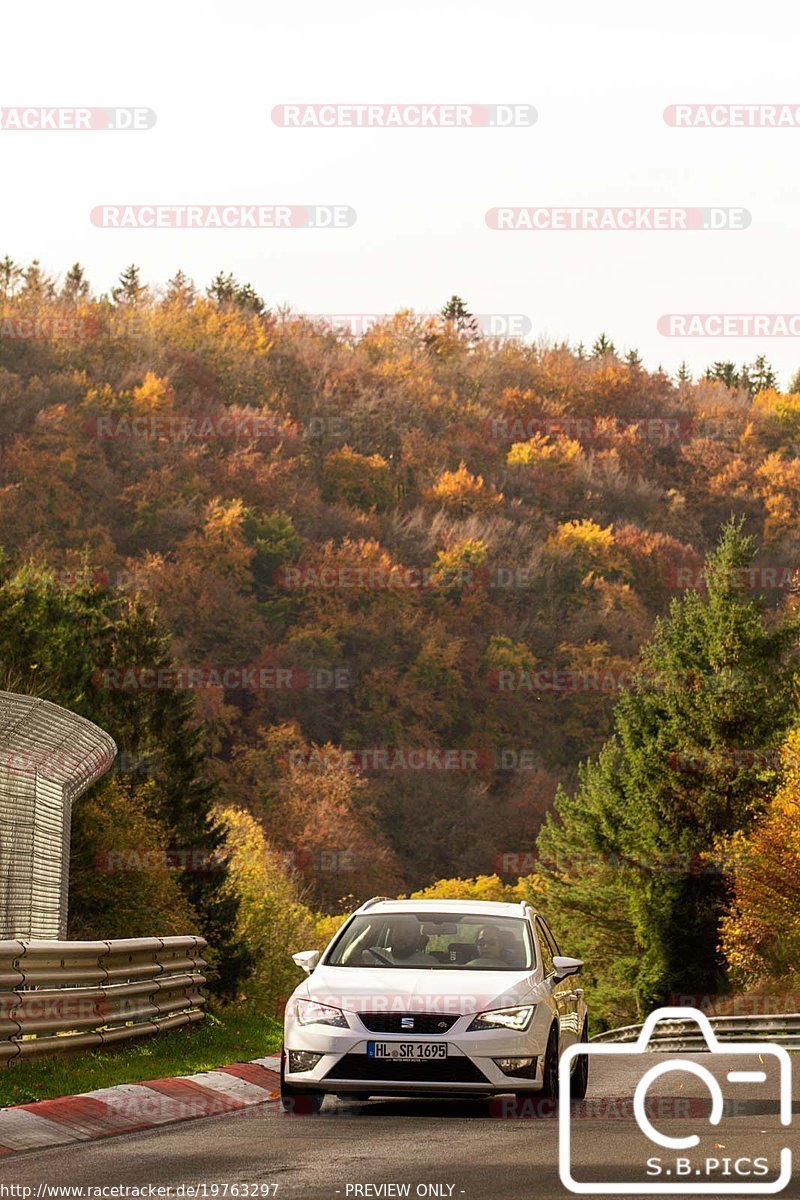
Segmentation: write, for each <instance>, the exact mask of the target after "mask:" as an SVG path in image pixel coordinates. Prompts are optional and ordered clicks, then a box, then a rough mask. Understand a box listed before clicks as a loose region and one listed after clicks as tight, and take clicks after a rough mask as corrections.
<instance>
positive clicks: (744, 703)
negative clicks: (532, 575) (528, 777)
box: [539, 521, 800, 1010]
mask: <svg viewBox="0 0 800 1200" xmlns="http://www.w3.org/2000/svg"><path fill="white" fill-rule="evenodd" d="M754 554H755V547H754V544H753V542H752V539H750V538H748V537H746V536H744V534H743V533H742V527H741V523H740V522H734V521H732V522H730V523H729V524H728V525H727V526H726V527H725V529H724V530H723V533H722V537H721V539H720V542H719V544H718V546H717V548H716V550H715V551H714V552H713V553H712V554H711V555H710V556H709V559H708V560H707V564H706V579H707V593H701V592H699V591H692V592H688V593H687V594H686V595H684V596H683V597H681V598H680V599H678V600H675V601H673V604H672V606H671V608H670V612H669V615H668V617H667V618H665V619H663V620H662V621H660V622H658V623H657V625H656V628H655V631H654V635H653V637H652V640H651V641H650V642H649V643H648V644H647V645H646V646H645V647H644V650H643V653H642V672H641V675H640V677H639V679H638V680H637V682H636V684H635V686H634V687H632V689H631V690H630V691H629V692H627V693H624V694H623V696H622V697H621V699H620V701H619V703H618V704H617V707H616V710H615V726H616V731H615V736H614V738H613V740H612V742H611V743H610V744H609V746H608V747H607V748H606V750H605V751H604V753H603V754H602V755H601V756H600V758H599V759H598V760H597V762H595V763H591V764H589V765H587V766H586V767H585V768H584V770H583V773H582V776H581V782H580V786H579V789H578V792H577V794H576V796H575V797H574V798H572V799H567V798H565V797H564V796H563V795H562V796H560V797H559V799H558V802H557V805H556V809H557V812H558V815H559V822H555V821H553V820H550V821H549V822H548V825H547V826H546V827H545V829H544V831H543V832H542V834H541V835H540V841H539V846H540V850H541V851H542V854H543V856H544V859H545V860H546V859H547V856H548V855H550V856H551V857H552V856H553V853H554V850H559V851H560V853H561V854H562V855H566V857H567V860H568V862H571V861H574V862H577V863H579V862H580V859H581V856H582V855H583V856H585V855H586V853H587V847H588V848H589V849H590V850H592V851H598V852H599V853H600V854H601V855H606V856H611V858H608V857H607V858H601V862H603V863H610V864H611V868H612V869H617V870H618V871H619V873H620V875H619V881H617V882H614V881H613V878H612V880H611V881H609V880H608V879H607V871H606V872H603V871H601V872H600V876H599V877H600V879H602V880H603V881H604V884H603V886H604V888H605V891H604V890H603V888H601V887H600V884H599V882H596V881H594V877H593V876H592V874H591V873H590V874H589V876H588V878H587V879H585V880H580V881H578V882H576V881H575V879H574V878H573V879H570V880H569V881H568V882H567V883H566V885H562V884H559V885H558V886H556V885H555V884H554V883H553V881H552V879H550V878H549V876H550V874H551V873H550V872H548V871H544V877H545V886H546V888H547V889H548V891H549V894H550V898H551V899H552V900H553V903H554V906H555V908H556V910H558V911H560V913H561V914H562V919H563V921H564V924H565V925H566V920H567V918H568V916H569V915H574V914H575V912H576V911H585V912H587V913H588V914H589V915H588V917H587V920H588V921H589V924H590V926H591V932H586V933H585V934H584V937H586V938H593V939H595V940H596V942H597V944H598V945H599V944H600V942H601V941H602V937H603V931H604V922H607V921H608V920H609V914H610V915H611V918H612V919H613V920H614V921H615V922H617V923H619V922H621V923H622V925H623V927H625V928H626V929H627V930H628V933H629V934H630V935H631V941H630V944H629V946H628V953H627V959H626V961H627V963H628V965H629V967H630V974H629V980H630V984H631V986H632V987H633V989H634V991H635V993H636V996H637V998H638V1001H639V1004H640V1005H641V1006H642V1007H643V1008H644V1009H645V1010H649V1008H650V1007H652V1005H654V1004H656V1003H658V1002H663V1001H664V1000H666V999H667V998H668V997H669V995H670V994H672V993H675V992H681V991H684V992H685V991H689V992H698V991H702V992H704V991H719V990H720V989H721V988H722V987H723V986H724V966H723V962H722V958H721V955H720V952H719V949H718V945H719V925H720V919H721V916H722V913H723V911H724V908H725V905H726V902H727V899H728V893H727V885H726V879H725V876H724V874H723V872H722V870H721V868H720V866H719V864H717V863H715V862H713V861H712V860H708V859H706V858H705V857H704V856H707V855H713V851H714V846H715V843H716V841H717V839H718V838H719V837H720V836H726V835H730V834H732V833H733V832H735V831H736V830H738V829H743V828H746V827H747V826H748V825H749V823H750V821H751V820H752V818H753V817H754V816H755V815H756V814H758V813H759V812H760V811H761V810H762V808H763V806H764V804H765V803H766V800H767V798H768V795H769V791H770V788H771V786H772V785H773V784H774V782H775V774H774V772H770V771H765V769H764V766H763V754H764V753H765V752H766V751H769V750H771V749H772V748H773V747H774V746H776V745H777V744H778V743H779V742H780V740H781V738H782V736H783V735H784V734H785V732H786V729H787V727H788V725H789V723H790V721H791V719H792V715H793V712H794V697H793V676H794V673H795V671H796V669H797V665H798V654H797V639H798V633H800V626H799V625H798V621H797V619H796V618H794V617H785V618H783V619H781V620H780V621H777V622H776V623H773V624H770V623H768V622H767V620H766V619H765V616H764V614H763V612H762V606H761V604H760V602H759V601H757V600H756V599H754V597H753V595H752V592H751V591H750V590H749V589H748V584H747V579H748V570H749V568H750V566H751V565H752V562H753V558H754ZM609 764H613V769H611V767H610V765H609ZM556 869H557V868H556ZM609 888H610V890H611V892H612V893H613V895H614V897H615V904H614V905H611V904H610V903H609V900H608V896H607V895H606V892H607V891H608V889H609ZM593 908H594V911H595V915H594V916H592V909H593ZM626 922H628V924H627V925H626Z"/></svg>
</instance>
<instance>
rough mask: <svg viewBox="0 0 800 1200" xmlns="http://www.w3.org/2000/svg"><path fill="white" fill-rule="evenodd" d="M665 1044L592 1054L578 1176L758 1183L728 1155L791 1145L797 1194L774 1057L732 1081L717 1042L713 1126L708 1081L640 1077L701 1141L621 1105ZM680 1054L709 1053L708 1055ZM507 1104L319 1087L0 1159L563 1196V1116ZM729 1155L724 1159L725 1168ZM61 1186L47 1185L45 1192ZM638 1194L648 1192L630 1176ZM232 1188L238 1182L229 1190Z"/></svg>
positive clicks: (209, 1186)
mask: <svg viewBox="0 0 800 1200" xmlns="http://www.w3.org/2000/svg"><path fill="white" fill-rule="evenodd" d="M667 1057H668V1056H666V1055H663V1054H661V1055H659V1054H651V1055H648V1056H646V1058H645V1059H642V1058H638V1057H637V1058H633V1057H631V1058H624V1057H623V1058H616V1057H615V1058H614V1059H610V1058H606V1059H602V1060H595V1061H594V1062H593V1068H592V1072H591V1077H590V1085H589V1093H588V1101H589V1102H588V1103H586V1104H584V1105H583V1106H580V1107H579V1108H578V1109H577V1110H576V1112H575V1117H574V1120H573V1122H572V1130H573V1141H574V1157H573V1162H574V1166H573V1171H574V1174H575V1176H576V1178H579V1179H583V1180H586V1181H599V1180H602V1181H604V1182H608V1183H620V1182H630V1183H637V1182H641V1181H643V1180H646V1181H648V1182H653V1181H654V1180H653V1179H652V1177H648V1175H647V1173H646V1162H647V1159H648V1158H649V1157H652V1156H660V1157H661V1164H660V1165H661V1170H662V1172H664V1174H662V1176H661V1177H660V1178H661V1179H662V1181H663V1180H666V1174H665V1172H666V1170H667V1167H668V1165H669V1164H672V1166H670V1167H669V1169H670V1170H673V1176H672V1179H673V1180H675V1181H678V1180H677V1179H676V1175H675V1173H674V1172H675V1171H676V1170H683V1171H685V1172H687V1173H688V1171H689V1169H690V1168H691V1170H692V1171H693V1172H694V1171H696V1170H697V1169H699V1168H697V1166H696V1164H697V1163H700V1164H701V1166H702V1169H703V1175H702V1177H701V1178H702V1181H706V1180H707V1179H711V1180H716V1181H717V1182H724V1183H727V1184H730V1183H732V1182H733V1183H735V1182H737V1181H738V1182H744V1183H747V1182H750V1183H752V1182H757V1181H758V1179H757V1178H756V1177H754V1176H750V1177H749V1178H745V1177H744V1176H742V1175H740V1176H738V1177H737V1175H736V1173H735V1165H734V1164H735V1163H737V1162H738V1163H739V1164H740V1169H741V1170H742V1171H744V1170H748V1169H749V1170H755V1169H756V1168H755V1167H754V1165H753V1163H752V1161H750V1160H754V1159H755V1158H756V1157H759V1156H760V1157H761V1158H763V1159H765V1160H767V1163H768V1166H769V1168H770V1171H769V1176H767V1178H770V1177H773V1170H772V1168H773V1167H774V1168H776V1169H777V1164H778V1159H779V1154H780V1149H781V1147H783V1146H791V1147H793V1149H794V1157H795V1159H796V1160H797V1162H796V1164H795V1169H794V1174H793V1177H792V1181H791V1182H790V1183H789V1185H788V1187H787V1188H786V1189H785V1190H784V1191H782V1192H781V1195H783V1196H792V1197H800V1138H799V1137H798V1133H797V1130H798V1127H800V1126H799V1123H798V1114H799V1113H800V1104H798V1103H797V1101H796V1100H795V1101H794V1104H793V1111H794V1119H793V1124H792V1126H791V1127H790V1128H789V1129H786V1128H784V1127H781V1125H780V1124H779V1121H778V1115H777V1114H778V1082H777V1071H776V1072H774V1073H773V1072H772V1069H771V1068H770V1072H769V1074H768V1079H767V1081H766V1082H765V1083H760V1084H757V1083H752V1082H749V1083H729V1082H728V1081H727V1080H726V1078H725V1076H726V1074H727V1072H728V1071H731V1070H737V1069H738V1070H741V1069H742V1068H743V1067H745V1066H746V1065H747V1064H745V1063H743V1062H742V1061H741V1060H739V1059H737V1057H736V1056H735V1055H731V1054H727V1053H726V1054H723V1055H715V1056H714V1074H715V1075H716V1077H717V1078H718V1079H720V1081H721V1083H722V1090H723V1094H724V1096H725V1100H726V1113H725V1115H724V1116H723V1120H722V1122H721V1123H720V1125H718V1126H717V1127H713V1126H711V1125H709V1124H708V1122H707V1112H708V1100H707V1097H708V1091H707V1088H706V1086H705V1084H704V1083H703V1081H702V1080H700V1079H698V1078H696V1077H695V1076H693V1075H690V1074H687V1073H686V1072H682V1073H680V1075H678V1074H676V1073H673V1072H670V1073H669V1074H666V1075H664V1076H662V1077H661V1078H660V1079H658V1080H656V1081H655V1082H654V1083H653V1084H652V1086H651V1088H650V1089H649V1090H648V1097H649V1104H650V1105H651V1106H652V1107H651V1109H649V1110H648V1111H649V1112H650V1114H651V1116H652V1120H653V1124H654V1126H656V1127H657V1128H658V1129H659V1130H660V1131H661V1132H662V1133H665V1134H668V1135H672V1136H679V1135H680V1136H683V1135H686V1134H687V1133H691V1132H697V1133H698V1134H700V1133H702V1134H703V1141H702V1143H701V1145H700V1147H698V1148H697V1149H696V1150H680V1151H679V1150H674V1149H662V1148H660V1147H659V1146H657V1145H655V1144H654V1143H652V1142H650V1141H648V1140H647V1139H646V1138H645V1137H644V1135H643V1133H642V1132H641V1131H640V1130H639V1129H638V1127H637V1125H636V1123H635V1121H634V1120H633V1119H632V1118H631V1116H630V1115H629V1113H630V1098H631V1096H632V1094H633V1090H634V1088H635V1086H636V1083H637V1082H638V1080H639V1079H640V1078H641V1075H642V1073H643V1070H645V1069H647V1067H649V1066H652V1065H654V1064H656V1063H658V1062H661V1061H665V1060H666V1058H667ZM669 1057H674V1056H669ZM680 1057H681V1058H683V1059H688V1060H690V1061H694V1062H696V1063H699V1064H702V1065H705V1066H711V1056H710V1055H701V1054H692V1055H688V1054H687V1055H681V1056H680ZM750 1065H752V1061H751V1063H750ZM756 1065H757V1064H756ZM792 1065H793V1070H794V1080H793V1093H792V1094H793V1096H794V1097H796V1096H797V1095H798V1082H799V1081H800V1056H797V1055H794V1056H792ZM626 1102H627V1107H628V1113H627V1114H626V1111H625V1109H626ZM505 1111H506V1109H505V1108H504V1105H503V1101H502V1100H495V1101H494V1102H492V1104H488V1103H487V1102H485V1101H450V1102H445V1101H441V1100H421V1101H411V1100H394V1101H375V1100H372V1101H366V1102H363V1103H345V1102H337V1101H333V1100H327V1101H326V1104H325V1107H324V1109H323V1111H322V1113H320V1114H319V1115H318V1116H302V1117H300V1116H298V1117H291V1116H285V1115H279V1114H278V1113H277V1112H276V1109H275V1107H274V1106H259V1107H258V1108H255V1109H249V1110H244V1111H243V1113H242V1114H240V1115H236V1114H231V1115H226V1116H220V1117H213V1118H209V1119H206V1120H194V1121H186V1122H182V1123H180V1124H176V1125H171V1126H165V1127H162V1128H159V1129H152V1130H148V1131H147V1132H142V1133H131V1134H126V1135H123V1136H120V1137H115V1138H110V1139H107V1140H103V1141H97V1142H91V1143H85V1144H82V1145H81V1144H78V1145H71V1146H69V1147H57V1148H53V1149H51V1150H43V1151H35V1152H31V1153H28V1154H22V1155H18V1156H15V1157H13V1158H9V1159H6V1160H5V1161H3V1162H0V1197H5V1196H13V1195H14V1194H15V1193H14V1192H12V1191H9V1190H8V1189H9V1185H12V1184H16V1185H29V1186H30V1185H32V1186H33V1187H34V1188H36V1186H37V1185H39V1184H43V1185H51V1186H55V1187H58V1186H65V1185H66V1186H69V1185H73V1186H74V1185H81V1186H83V1187H84V1188H88V1187H89V1186H94V1187H99V1186H105V1187H114V1186H118V1185H120V1184H124V1185H129V1186H139V1187H142V1186H146V1185H150V1184H153V1185H162V1186H166V1187H168V1188H170V1189H171V1190H170V1193H169V1194H170V1195H174V1196H176V1197H181V1196H183V1197H192V1196H193V1195H194V1196H195V1197H197V1200H204V1195H205V1197H207V1198H208V1200H214V1197H215V1196H216V1197H219V1198H220V1200H226V1196H231V1195H232V1193H231V1190H230V1189H231V1187H232V1185H234V1184H240V1185H241V1184H249V1185H250V1189H249V1195H250V1197H252V1196H253V1195H254V1194H255V1195H258V1196H259V1197H261V1196H264V1195H265V1194H266V1192H265V1190H264V1189H263V1187H262V1188H260V1189H256V1185H266V1184H269V1185H277V1193H275V1192H274V1191H273V1189H272V1187H271V1188H270V1191H269V1195H270V1196H272V1195H277V1197H278V1200H284V1198H285V1200H295V1198H297V1200H367V1198H369V1200H391V1198H392V1197H397V1196H402V1195H408V1196H409V1197H412V1198H413V1197H415V1196H417V1197H419V1196H427V1197H432V1196H434V1197H451V1198H452V1200H461V1198H462V1197H463V1198H464V1200H523V1198H527V1197H531V1198H533V1197H536V1198H539V1197H544V1198H549V1197H559V1198H563V1197H565V1196H568V1195H569V1194H570V1193H569V1192H568V1191H567V1190H566V1189H565V1187H564V1186H563V1184H562V1183H561V1180H560V1178H559V1169H558V1133H559V1123H558V1119H557V1117H556V1116H555V1115H538V1116H531V1115H530V1113H528V1115H527V1116H523V1117H522V1118H521V1119H520V1118H511V1119H510V1118H509V1117H508V1116H507V1115H506V1116H505V1118H504V1116H503V1113H504V1112H505ZM709 1156H711V1157H713V1158H715V1159H716V1160H718V1162H719V1164H720V1166H719V1167H718V1168H714V1167H710V1168H708V1171H707V1170H706V1165H705V1160H706V1158H708V1157H709ZM680 1157H683V1158H684V1159H685V1160H686V1161H687V1162H689V1163H690V1168H689V1167H686V1166H685V1165H684V1166H683V1167H676V1162H677V1159H678V1158H680ZM726 1160H727V1163H728V1166H727V1168H726V1166H725V1163H726ZM654 1169H655V1168H654V1167H651V1170H654ZM726 1169H727V1170H728V1171H729V1172H730V1174H729V1175H727V1176H726V1175H725V1174H724V1172H725V1171H726ZM683 1179H684V1177H683V1176H682V1177H681V1179H680V1186H681V1188H682V1189H684V1188H685V1184H684V1182H683ZM203 1184H204V1185H205V1192H204V1191H203V1189H202V1188H200V1189H199V1190H198V1191H196V1192H194V1193H192V1192H191V1191H188V1190H187V1185H203ZM215 1184H216V1185H218V1190H217V1192H216V1193H215V1192H214V1190H213V1185H215ZM389 1184H393V1185H399V1190H397V1189H394V1190H393V1189H391V1188H387V1187H386V1186H383V1187H381V1185H389ZM224 1185H227V1188H228V1190H227V1192H225V1191H224V1190H223V1189H224ZM368 1185H371V1186H368ZM431 1185H436V1188H433V1187H432V1186H431ZM712 1186H713V1187H714V1190H713V1191H711V1192H708V1193H706V1194H707V1195H722V1194H723V1193H722V1192H720V1191H718V1190H717V1188H716V1184H713V1185H712ZM406 1188H407V1189H408V1190H407V1191H406ZM420 1189H422V1190H420ZM16 1194H17V1195H19V1193H16ZM55 1194H56V1193H54V1192H50V1191H49V1190H45V1191H41V1192H40V1193H39V1197H40V1198H46V1197H47V1196H50V1195H55ZM62 1194H63V1193H62ZM80 1194H81V1193H77V1192H75V1193H73V1195H76V1196H77V1195H80ZM82 1194H83V1195H84V1196H85V1197H87V1200H88V1198H89V1197H90V1196H91V1193H89V1192H84V1193H82ZM144 1194H145V1195H146V1193H144ZM245 1194H246V1193H245V1189H243V1188H242V1189H240V1190H239V1197H243V1196H244V1195H245ZM611 1194H617V1195H618V1194H620V1193H611ZM635 1194H637V1195H644V1194H645V1193H644V1192H640V1191H639V1190H638V1189H637V1192H636V1193H635ZM681 1194H684V1192H683V1190H682V1193H681ZM97 1195H99V1193H98V1194H97ZM105 1195H106V1196H110V1195H111V1193H105ZM34 1196H36V1192H34ZM235 1197H236V1192H233V1197H232V1200H235Z"/></svg>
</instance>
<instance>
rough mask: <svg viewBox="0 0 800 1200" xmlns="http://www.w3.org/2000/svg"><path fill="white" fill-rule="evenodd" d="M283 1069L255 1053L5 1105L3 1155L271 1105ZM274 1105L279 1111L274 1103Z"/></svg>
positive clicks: (0, 1115)
mask: <svg viewBox="0 0 800 1200" xmlns="http://www.w3.org/2000/svg"><path fill="white" fill-rule="evenodd" d="M279 1068H280V1058H278V1057H277V1056H270V1057H268V1058H256V1059H253V1061H252V1062H242V1063H233V1064H232V1065H231V1066H229V1067H219V1068H218V1069H217V1070H215V1071H201V1072H200V1073H199V1074H197V1075H181V1076H179V1077H178V1078H177V1079H149V1080H148V1081H147V1082H146V1083H123V1084H120V1085H118V1086H117V1087H110V1088H100V1090H99V1091H95V1092H84V1093H83V1094H81V1095H79V1096H62V1097H60V1098H59V1099H58V1100H38V1101H37V1102H36V1103H35V1104H19V1105H15V1106H14V1107H13V1108H3V1109H0V1156H3V1155H8V1154H18V1153H19V1152H20V1151H21V1150H38V1149H43V1148H45V1147H47V1146H64V1145H68V1144H69V1143H71V1142H88V1141H92V1140H94V1139H95V1138H104V1137H112V1136H113V1135H114V1134H118V1133H132V1132H134V1131H135V1130H141V1129H153V1128H155V1126H157V1125H167V1124H169V1123H170V1122H171V1121H188V1120H191V1119H192V1118H194V1117H213V1116H217V1115H219V1114H220V1113H233V1112H239V1111H243V1110H245V1109H249V1108H253V1107H254V1106H256V1105H264V1104H269V1103H270V1101H272V1102H274V1101H276V1100H277V1099H278V1088H279V1081H280V1077H279V1074H278V1071H279ZM271 1107H272V1111H273V1112H274V1111H275V1110H276V1106H275V1104H274V1103H273V1104H272V1106H271ZM254 1115H256V1114H254Z"/></svg>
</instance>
